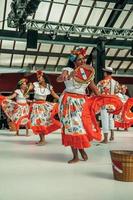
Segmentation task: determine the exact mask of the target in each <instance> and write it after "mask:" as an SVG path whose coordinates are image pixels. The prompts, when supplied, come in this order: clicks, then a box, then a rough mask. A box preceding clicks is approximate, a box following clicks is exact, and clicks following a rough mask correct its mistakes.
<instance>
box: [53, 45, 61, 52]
mask: <svg viewBox="0 0 133 200" xmlns="http://www.w3.org/2000/svg"><path fill="white" fill-rule="evenodd" d="M62 47H63V45H55V44H54V45H53V47H52V50H51V52H54V53H60V52H61V50H62Z"/></svg>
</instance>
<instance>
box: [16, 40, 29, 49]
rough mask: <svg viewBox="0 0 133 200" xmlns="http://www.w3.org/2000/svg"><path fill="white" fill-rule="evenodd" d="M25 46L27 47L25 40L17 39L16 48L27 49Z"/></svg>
mask: <svg viewBox="0 0 133 200" xmlns="http://www.w3.org/2000/svg"><path fill="white" fill-rule="evenodd" d="M25 48H26V43H25V42H19V41H16V44H15V49H16V50H25Z"/></svg>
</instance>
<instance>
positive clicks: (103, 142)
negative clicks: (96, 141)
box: [100, 139, 108, 144]
mask: <svg viewBox="0 0 133 200" xmlns="http://www.w3.org/2000/svg"><path fill="white" fill-rule="evenodd" d="M100 143H102V144H108V140H105V139H104V140H102V141H101V142H100Z"/></svg>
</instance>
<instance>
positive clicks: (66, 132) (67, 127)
mask: <svg viewBox="0 0 133 200" xmlns="http://www.w3.org/2000/svg"><path fill="white" fill-rule="evenodd" d="M103 70H104V80H101V81H100V82H99V83H98V84H97V86H96V85H95V83H94V76H95V70H94V68H93V67H92V66H90V65H88V64H86V49H83V48H80V49H77V50H74V51H72V52H71V54H70V56H69V61H68V65H67V66H66V67H65V68H63V70H62V74H61V75H59V76H58V77H57V82H58V84H59V83H60V82H64V84H65V90H64V91H63V92H62V94H61V95H60V97H59V96H58V95H57V94H56V93H55V91H54V88H53V86H52V85H51V84H49V83H48V82H47V80H46V78H45V74H44V73H43V72H42V71H40V70H39V71H37V72H36V78H37V81H36V82H34V83H28V80H27V79H25V78H23V79H21V80H20V81H19V82H18V84H17V88H16V90H15V91H14V93H13V94H12V95H10V96H8V97H5V96H0V104H1V106H2V109H3V111H4V112H5V114H6V115H7V117H8V118H9V119H10V120H11V121H12V122H14V124H15V127H16V130H17V135H18V134H19V127H20V126H21V125H24V126H25V127H26V130H27V134H28V129H29V128H30V129H32V130H33V133H34V134H37V135H39V138H40V140H39V142H38V143H37V144H38V145H44V144H45V135H47V134H50V133H52V132H53V131H55V130H57V129H61V135H62V144H63V145H64V146H70V147H71V150H72V155H73V156H72V159H71V160H69V161H68V163H76V162H78V161H79V160H80V159H79V153H80V155H81V157H82V159H83V160H84V161H86V160H87V159H88V156H87V153H86V152H85V150H84V149H85V148H88V147H90V145H91V144H90V141H92V140H93V139H95V140H98V141H101V139H102V134H101V128H100V127H99V124H98V122H97V120H96V114H98V113H99V112H101V121H102V131H103V135H104V138H103V140H102V141H101V142H102V143H105V144H107V143H108V134H109V132H110V131H111V136H110V140H114V119H113V116H114V114H115V116H117V117H115V121H116V122H115V124H116V126H118V124H119V127H121V126H122V125H123V124H124V123H125V124H128V125H127V126H126V125H124V126H123V127H124V128H128V127H129V126H131V125H132V124H133V113H132V111H131V108H132V106H133V98H129V99H130V101H129V103H127V104H126V109H125V108H124V103H125V102H123V100H121V97H120V93H121V95H122V92H121V91H122V88H123V86H121V87H120V85H119V83H118V82H116V81H115V80H114V79H113V78H112V76H111V75H112V72H113V71H112V69H111V68H110V67H108V68H104V69H103ZM87 88H89V89H90V90H91V94H90V96H88V95H87V94H86V89H87ZM30 91H33V93H34V100H33V101H31V100H30V99H29V92H30ZM49 94H51V95H52V96H53V97H54V98H55V99H57V101H58V102H57V103H53V102H48V101H46V97H47V95H49ZM124 95H125V94H124ZM14 98H15V101H14V100H13V99H14ZM127 101H128V100H127V99H126V102H127ZM123 113H124V114H123ZM56 114H58V116H59V120H57V119H55V115H56Z"/></svg>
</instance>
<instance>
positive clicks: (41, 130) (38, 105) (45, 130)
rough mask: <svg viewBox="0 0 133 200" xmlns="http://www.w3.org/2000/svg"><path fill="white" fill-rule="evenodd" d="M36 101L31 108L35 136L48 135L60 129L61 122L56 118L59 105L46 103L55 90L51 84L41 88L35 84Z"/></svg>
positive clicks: (32, 127)
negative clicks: (52, 90) (48, 96)
mask: <svg viewBox="0 0 133 200" xmlns="http://www.w3.org/2000/svg"><path fill="white" fill-rule="evenodd" d="M33 86H34V101H33V103H31V106H30V121H31V129H32V130H33V132H34V134H44V135H47V134H49V133H51V132H52V131H55V130H57V129H59V128H60V126H61V125H60V122H59V121H58V120H56V119H55V118H54V116H55V115H56V114H57V113H58V104H57V103H51V102H48V101H46V97H47V95H49V94H50V93H51V92H50V90H51V89H52V88H53V87H52V86H51V85H50V84H47V85H46V87H43V88H40V85H39V83H38V82H34V83H33Z"/></svg>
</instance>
